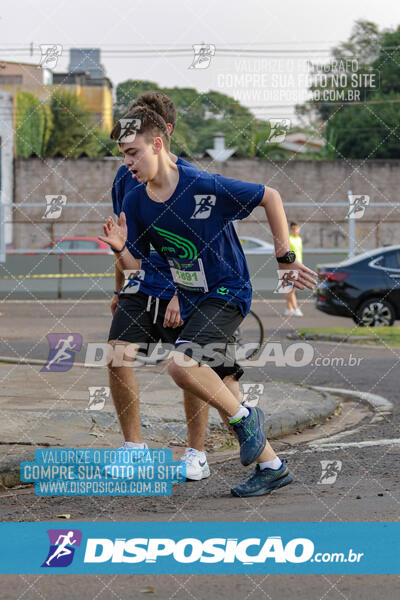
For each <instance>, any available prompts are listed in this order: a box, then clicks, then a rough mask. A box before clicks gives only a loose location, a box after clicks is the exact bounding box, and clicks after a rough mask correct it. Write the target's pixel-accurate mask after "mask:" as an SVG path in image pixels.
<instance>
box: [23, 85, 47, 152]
mask: <svg viewBox="0 0 400 600" xmlns="http://www.w3.org/2000/svg"><path fill="white" fill-rule="evenodd" d="M15 111H16V116H15V130H16V155H17V156H21V157H23V158H28V157H29V156H32V155H36V156H39V157H43V156H45V154H46V148H47V144H48V140H49V137H50V135H51V131H52V128H53V119H52V114H51V111H50V107H49V106H48V105H46V104H44V103H43V102H41V101H40V100H39V99H38V98H36V96H34V95H33V94H31V93H29V92H18V93H17V94H16V102H15Z"/></svg>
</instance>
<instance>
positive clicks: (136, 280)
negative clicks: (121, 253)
mask: <svg viewBox="0 0 400 600" xmlns="http://www.w3.org/2000/svg"><path fill="white" fill-rule="evenodd" d="M124 275H125V283H124V285H123V286H122V289H121V291H120V294H136V293H137V292H138V291H139V288H140V284H141V282H142V281H144V275H145V272H144V270H143V269H140V271H132V270H131V269H129V270H124Z"/></svg>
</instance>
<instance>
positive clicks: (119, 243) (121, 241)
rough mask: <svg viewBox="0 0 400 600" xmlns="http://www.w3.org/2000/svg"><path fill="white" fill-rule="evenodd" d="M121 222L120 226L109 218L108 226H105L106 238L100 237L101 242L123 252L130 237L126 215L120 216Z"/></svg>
mask: <svg viewBox="0 0 400 600" xmlns="http://www.w3.org/2000/svg"><path fill="white" fill-rule="evenodd" d="M119 221H120V224H119V225H118V224H117V223H116V222H115V221H114V219H113V218H112V217H108V219H107V221H106V224H105V225H103V229H104V236H103V235H99V236H98V238H99V240H102V241H103V242H105V243H106V244H108V245H109V246H111V248H114V250H122V248H123V247H124V245H125V243H126V238H127V236H128V228H127V226H126V217H125V213H123V212H122V213H121V214H120V216H119Z"/></svg>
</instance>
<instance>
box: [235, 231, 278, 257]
mask: <svg viewBox="0 0 400 600" xmlns="http://www.w3.org/2000/svg"><path fill="white" fill-rule="evenodd" d="M239 239H240V243H241V244H242V248H243V252H244V253H245V254H272V253H273V252H274V245H273V244H270V243H269V242H264V240H259V239H258V238H255V237H249V236H247V235H241V236H240V237H239Z"/></svg>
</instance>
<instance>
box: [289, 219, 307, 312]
mask: <svg viewBox="0 0 400 600" xmlns="http://www.w3.org/2000/svg"><path fill="white" fill-rule="evenodd" d="M289 233H290V235H289V242H290V249H291V250H293V252H295V253H296V259H297V260H298V261H300V262H303V240H302V239H301V237H300V225H299V224H298V223H295V222H292V223H290V231H289ZM285 316H287V317H302V316H303V313H302V312H301V310H300V308H299V307H298V305H297V298H296V288H295V287H293V288H292V290H291V291H290V292H288V293H287V294H286V310H285Z"/></svg>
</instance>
